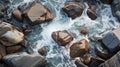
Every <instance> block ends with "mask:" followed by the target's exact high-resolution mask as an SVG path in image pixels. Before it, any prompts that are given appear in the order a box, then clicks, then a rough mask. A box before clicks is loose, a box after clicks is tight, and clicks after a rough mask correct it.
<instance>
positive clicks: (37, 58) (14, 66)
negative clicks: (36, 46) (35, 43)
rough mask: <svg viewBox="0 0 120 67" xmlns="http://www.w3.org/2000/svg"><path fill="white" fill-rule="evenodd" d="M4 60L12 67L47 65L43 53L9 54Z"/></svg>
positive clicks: (42, 66)
mask: <svg viewBox="0 0 120 67" xmlns="http://www.w3.org/2000/svg"><path fill="white" fill-rule="evenodd" d="M3 61H4V62H5V63H6V64H8V65H9V66H10V67H45V66H46V63H47V61H46V59H45V58H44V57H42V56H41V55H29V54H27V53H16V54H11V55H7V56H5V57H4V58H3Z"/></svg>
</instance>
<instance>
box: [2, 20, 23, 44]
mask: <svg viewBox="0 0 120 67" xmlns="http://www.w3.org/2000/svg"><path fill="white" fill-rule="evenodd" d="M23 39H24V34H23V33H22V32H20V31H18V30H17V28H15V27H14V26H13V25H11V24H9V23H6V22H1V23H0V42H1V43H2V44H3V45H4V46H12V45H15V44H18V43H20V42H21V41H22V40H23Z"/></svg>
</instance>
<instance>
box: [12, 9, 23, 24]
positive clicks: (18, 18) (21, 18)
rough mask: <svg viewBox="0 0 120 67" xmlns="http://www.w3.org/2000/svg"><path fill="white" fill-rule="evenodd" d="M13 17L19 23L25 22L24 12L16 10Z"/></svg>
mask: <svg viewBox="0 0 120 67" xmlns="http://www.w3.org/2000/svg"><path fill="white" fill-rule="evenodd" d="M12 15H13V17H14V18H15V19H16V20H17V21H20V22H22V21H23V17H22V12H21V11H20V10H18V9H14V10H13V12H12Z"/></svg>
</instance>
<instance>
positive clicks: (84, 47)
mask: <svg viewBox="0 0 120 67" xmlns="http://www.w3.org/2000/svg"><path fill="white" fill-rule="evenodd" d="M88 51H89V45H88V41H87V40H86V39H82V40H80V41H78V42H76V43H73V44H72V45H71V46H70V56H71V57H72V58H76V57H80V56H83V55H84V54H85V53H87V52H88Z"/></svg>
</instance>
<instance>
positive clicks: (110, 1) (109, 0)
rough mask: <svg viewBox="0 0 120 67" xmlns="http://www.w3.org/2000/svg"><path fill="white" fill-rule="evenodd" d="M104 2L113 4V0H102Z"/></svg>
mask: <svg viewBox="0 0 120 67" xmlns="http://www.w3.org/2000/svg"><path fill="white" fill-rule="evenodd" d="M100 1H101V2H102V3H104V4H111V3H112V1H113V0H100Z"/></svg>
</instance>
